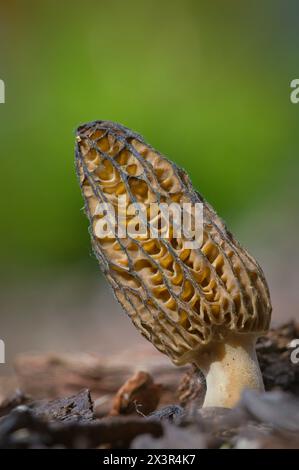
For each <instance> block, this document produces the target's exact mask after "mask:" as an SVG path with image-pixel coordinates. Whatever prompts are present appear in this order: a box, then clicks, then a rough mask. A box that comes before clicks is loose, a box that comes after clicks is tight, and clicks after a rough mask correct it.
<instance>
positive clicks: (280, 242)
mask: <svg viewBox="0 0 299 470" xmlns="http://www.w3.org/2000/svg"><path fill="white" fill-rule="evenodd" d="M298 17H299V3H298V2H297V1H296V0H287V1H285V0H272V1H263V2H260V1H251V2H240V1H237V0H227V1H225V2H223V0H214V1H211V2H209V1H198V0H184V1H183V0H165V1H161V0H159V1H158V0H153V1H141V0H139V1H134V0H133V1H132V0H128V1H121V0H111V1H109V2H108V1H102V0H97V1H95V0H86V1H84V2H82V1H80V2H79V1H69V0H65V1H63V2H62V1H57V0H44V1H30V0H27V1H26V2H24V1H23V2H22V1H14V0H12V1H9V2H8V1H5V2H4V1H1V13H0V60H1V62H0V78H1V79H3V80H4V81H5V84H6V103H5V104H4V105H0V122H1V125H0V142H1V174H2V178H1V185H0V192H1V201H2V216H1V222H2V224H1V226H2V229H1V232H0V244H1V247H2V262H1V273H2V277H3V282H2V288H3V290H4V300H3V306H4V310H3V312H4V315H2V322H3V323H2V326H3V325H5V326H4V327H2V330H3V329H4V330H5V328H7V331H10V330H9V327H11V322H12V319H14V320H13V321H14V322H15V321H18V319H19V317H21V316H22V314H23V315H24V312H26V311H27V310H30V311H31V312H32V311H34V309H36V310H37V311H38V312H39V315H40V317H39V318H40V323H42V321H43V320H42V319H43V316H42V315H43V313H42V312H43V311H44V309H45V307H44V305H45V304H44V299H45V298H47V299H48V304H47V305H48V307H47V308H48V310H49V311H51V312H55V314H57V315H60V316H61V317H63V315H62V313H63V310H64V309H65V310H69V311H70V312H72V311H73V309H72V308H71V307H70V305H71V304H70V303H69V302H68V301H67V300H65V299H68V298H70V299H71V298H72V299H73V300H74V298H75V299H77V297H78V296H79V297H80V299H81V301H82V303H83V304H84V305H85V306H86V305H87V306H88V305H89V303H88V302H89V300H90V297H91V296H92V293H91V291H92V289H95V290H96V289H97V286H98V285H99V283H100V278H99V277H98V268H97V265H96V262H95V260H94V259H92V257H91V256H90V253H91V249H90V243H89V236H88V232H87V221H86V218H85V216H84V214H83V212H82V211H81V210H80V209H81V208H82V206H83V203H82V199H81V195H80V192H79V188H78V184H77V180H76V177H75V171H74V155H73V153H74V152H73V149H74V130H75V128H76V127H77V126H78V125H79V124H80V123H83V122H85V121H90V120H95V119H109V120H113V121H119V122H121V123H122V124H124V125H126V126H128V127H131V128H133V129H134V130H136V131H137V132H138V133H140V134H142V135H143V136H144V137H145V139H146V140H147V141H148V142H150V143H151V144H152V145H153V146H154V147H156V148H157V149H159V150H160V151H162V152H163V153H165V154H166V155H167V156H169V157H170V158H171V159H172V160H174V161H175V162H177V163H178V164H179V165H181V166H183V167H184V168H185V169H186V170H187V172H188V173H189V174H190V176H191V179H192V181H193V183H194V185H195V187H196V188H197V189H198V190H199V191H200V192H201V193H202V194H203V195H204V196H205V197H206V199H207V200H208V201H209V202H210V203H212V205H213V206H214V207H215V209H216V210H217V212H218V213H219V214H220V215H221V216H222V217H223V218H224V219H225V220H226V221H227V223H228V225H229V227H230V228H231V230H232V231H233V232H234V233H235V234H236V236H237V237H238V238H239V239H240V240H241V242H243V243H244V244H245V245H246V247H248V249H249V251H250V252H251V253H252V254H253V255H255V256H256V257H257V258H258V260H259V261H260V262H261V264H262V266H263V268H264V269H265V272H266V275H267V277H268V279H269V283H270V288H271V292H272V298H273V303H275V305H274V307H275V312H276V313H275V315H276V317H275V318H277V319H278V318H279V315H282V317H283V315H285V317H290V316H296V315H297V310H296V309H297V301H298V296H297V280H298V272H299V269H298V268H297V266H298V264H297V262H298V254H297V253H298V250H297V245H296V242H297V238H298V236H297V233H298V196H299V190H298V181H297V179H298V170H299V159H298V147H299V140H298V123H299V104H298V105H297V106H296V105H294V104H291V102H290V91H291V90H290V82H291V80H293V79H294V78H298V76H299V67H298V66H299V62H298V53H299V28H298ZM74 273H77V274H74ZM74 276H75V277H76V279H77V281H76V283H78V285H79V286H81V287H82V286H83V285H86V286H89V287H87V288H86V289H87V291H86V290H84V289H83V288H82V290H81V291H80V295H79V294H78V292H77V293H76V294H75V293H74V291H75V290H76V289H74V287H72V286H74V285H75V284H76V283H75V281H70V282H68V283H67V285H68V286H69V288H68V289H66V288H65V287H64V288H63V289H62V291H63V292H64V294H63V295H62V297H61V298H62V299H63V301H61V300H57V298H56V297H55V296H56V294H57V290H58V287H57V286H56V284H55V283H54V284H53V282H54V281H55V280H56V281H57V279H59V286H61V285H62V284H63V281H62V280H63V279H67V278H68V279H70V278H72V279H73V278H74ZM43 281H44V283H43ZM52 281H53V282H52ZM57 282H58V281H57ZM30 283H31V284H30ZM84 283H85V284H84ZM90 283H91V284H92V286H93V287H92V288H91V287H90V285H91V284H90ZM29 284H30V286H31V287H30V288H31V291H30V292H31V294H28V292H29V290H28V289H29V287H28V286H29ZM41 284H42V285H43V287H41ZM44 285H46V286H50V287H49V289H50V290H49V292H50V294H46V292H47V287H44ZM63 285H64V284H63ZM76 285H77V284H76ZM32 286H33V287H32ZM51 289H52V290H51ZM101 289H102V287H101ZM105 289H106V287H105ZM105 289H104V290H103V292H106V290H105ZM65 292H67V293H65ZM47 295H48V297H47ZM101 295H102V294H101ZM109 295H110V294H109ZM16 297H17V298H18V300H19V304H16V303H14V304H13V303H12V299H14V302H16V299H15V298H16ZM32 298H34V299H35V304H34V305H35V306H33V304H32V303H31V304H30V301H31V300H32ZM41 298H42V300H41ZM30 299H31V300H30ZM51 299H52V300H51ZM53 299H56V300H55V301H54V300H53ZM51 302H52V303H51ZM53 302H54V303H53ZM55 302H56V303H55ZM112 302H113V301H112ZM65 304H67V307H66V306H65ZM94 304H95V305H93V307H92V308H93V309H94V310H95V311H96V310H97V305H96V304H97V302H96V301H95V302H94ZM13 305H14V306H13ZM112 305H113V308H114V306H115V305H116V304H114V303H113V304H112ZM286 305H287V308H286V307H285V306H286ZM88 308H89V307H86V309H87V310H86V311H89V310H88ZM115 308H116V307H115ZM52 314H53V315H54V313H52ZM86 315H87V318H89V320H90V323H91V324H92V322H93V318H94V317H93V316H92V317H88V314H87V313H86ZM55 318H56V317H55ZM67 318H68V319H69V321H71V322H73V317H72V313H69V316H67ZM4 319H6V323H4ZM14 324H15V323H14ZM78 324H79V325H80V321H79V320H78ZM39 326H40V327H41V325H39ZM5 331H6V330H5ZM7 334H8V335H9V333H7ZM0 336H1V334H0ZM87 336H88V335H87ZM86 341H87V340H86ZM29 346H30V341H29V342H28V344H27V345H26V347H29ZM82 347H84V345H83V346H82Z"/></svg>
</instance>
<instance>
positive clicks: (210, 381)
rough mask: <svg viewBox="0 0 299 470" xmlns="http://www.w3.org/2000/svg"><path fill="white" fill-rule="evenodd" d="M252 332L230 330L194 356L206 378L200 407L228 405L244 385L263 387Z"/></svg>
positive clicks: (255, 387) (257, 388) (246, 386)
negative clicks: (205, 389)
mask: <svg viewBox="0 0 299 470" xmlns="http://www.w3.org/2000/svg"><path fill="white" fill-rule="evenodd" d="M256 340H257V336H256V335H242V334H232V335H230V336H228V337H227V339H226V341H225V342H219V343H218V342H214V343H213V344H211V345H210V347H209V348H208V350H207V351H206V352H204V353H199V354H198V356H197V355H196V356H194V362H195V364H196V365H197V366H198V367H199V368H200V369H201V371H202V372H203V374H204V375H205V378H206V385H207V391H206V396H205V399H204V403H203V407H207V406H221V407H226V408H232V407H233V406H234V405H235V404H236V403H237V402H238V400H239V398H240V396H241V393H242V391H243V390H244V389H245V388H250V389H255V390H264V384H263V379H262V374H261V371H260V368H259V364H258V360H257V356H256V351H255V344H256Z"/></svg>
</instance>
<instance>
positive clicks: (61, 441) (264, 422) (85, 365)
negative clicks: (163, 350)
mask: <svg viewBox="0 0 299 470" xmlns="http://www.w3.org/2000/svg"><path fill="white" fill-rule="evenodd" d="M298 338H299V324H296V323H295V322H290V323H288V324H285V325H283V326H281V327H279V328H276V329H273V330H271V331H269V333H268V334H267V336H266V337H263V338H261V339H260V340H259V342H258V345H257V354H258V359H259V362H260V366H261V370H262V374H263V378H264V383H265V388H266V391H265V393H259V392H255V391H249V390H247V391H245V392H244V394H243V396H242V398H241V400H240V402H239V403H238V404H237V406H236V407H235V408H234V409H231V410H230V409H225V408H204V409H202V408H201V404H202V401H203V398H204V394H205V382H204V377H203V376H202V374H201V372H200V371H199V370H196V369H195V368H194V367H189V368H176V367H175V366H173V365H172V364H171V363H170V362H167V361H166V360H165V359H163V358H162V359H161V360H160V359H159V358H160V356H159V355H151V354H148V353H147V352H145V353H144V355H143V356H142V361H141V362H142V369H140V367H139V369H138V370H136V354H135V352H134V351H132V352H131V353H129V354H122V355H118V356H114V357H110V358H107V357H104V356H94V355H82V354H78V355H66V354H65V355H60V354H56V355H55V354H47V355H27V354H24V355H21V356H19V357H17V358H16V360H15V375H14V377H6V378H5V379H2V382H0V448H57V447H61V448H105V449H107V448H108V449H109V448H128V447H131V448H134V449H138V448H145V449H155V448H158V449H161V448H169V449H178V448H180V449H184V448H186V449H196V448H198V449H202V448H236V449H239V448H259V449H260V448H262V449H266V448H299V364H298V362H299V360H297V357H298V359H299V353H298V354H297V355H296V351H295V349H294V347H295V346H294V344H295V343H292V341H293V340H295V339H298ZM297 347H298V346H297Z"/></svg>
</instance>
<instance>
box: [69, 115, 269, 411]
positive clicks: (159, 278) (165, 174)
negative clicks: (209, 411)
mask: <svg viewBox="0 0 299 470" xmlns="http://www.w3.org/2000/svg"><path fill="white" fill-rule="evenodd" d="M76 140H77V142H76V165H77V172H78V176H79V180H80V185H81V189H82V193H83V197H84V200H85V209H86V212H87V215H88V218H89V221H90V232H91V239H92V245H93V249H94V253H95V255H96V257H97V258H98V261H99V263H100V266H101V269H102V270H103V272H104V274H105V275H106V277H107V279H108V281H109V282H110V284H111V285H112V287H113V289H114V293H115V295H116V297H117V299H118V301H119V302H120V304H121V305H122V306H123V308H124V309H125V311H126V312H127V314H128V315H129V316H130V318H131V320H132V322H133V323H134V325H135V326H136V327H137V328H138V330H139V331H140V332H141V333H142V334H143V335H144V336H145V337H146V338H147V339H148V340H149V341H151V342H152V343H153V344H154V346H155V347H156V348H157V349H158V350H159V351H161V352H163V353H165V354H167V355H168V356H169V357H170V358H171V359H172V361H173V362H174V363H175V364H177V365H182V364H186V363H193V364H195V365H196V366H197V367H198V368H200V369H201V370H202V372H203V373H204V375H205V377H206V384H207V392H206V396H205V400H204V405H203V406H225V407H231V406H233V405H234V404H235V403H236V401H238V399H239V397H240V393H241V391H242V390H243V389H244V388H253V389H263V381H262V377H261V373H260V369H259V365H258V362H257V358H256V353H255V343H256V339H257V337H258V336H260V335H262V334H263V333H264V332H265V331H267V329H268V327H269V322H270V317H271V303H270V296H269V291H268V287H267V283H266V280H265V277H264V274H263V272H262V270H261V268H260V267H259V265H258V263H257V262H256V261H255V260H254V259H253V258H252V257H251V256H250V255H249V254H248V253H247V251H246V250H245V249H243V248H242V247H241V246H240V245H239V244H238V242H237V241H236V240H235V239H234V237H233V236H232V234H231V233H230V232H229V231H228V230H227V228H226V226H225V224H224V223H223V221H222V220H221V219H220V218H219V217H218V216H217V214H216V213H215V212H214V210H213V209H212V207H211V206H210V205H209V204H208V203H207V202H206V201H205V200H204V199H203V197H202V196H201V195H200V194H199V193H197V192H196V191H195V190H194V189H193V187H192V184H191V181H190V179H189V177H188V176H187V174H186V173H185V172H184V171H183V170H181V169H180V168H178V167H177V166H176V165H175V164H173V163H172V162H171V161H169V160H168V159H166V158H165V157H164V156H162V155H161V154H160V153H159V152H157V151H156V150H154V149H153V148H152V147H151V146H150V145H148V144H146V143H145V141H144V140H143V138H142V137H141V136H139V135H138V134H136V133H135V132H132V131H131V130H129V129H127V128H125V127H123V126H121V125H119V124H115V123H113V122H107V121H96V122H92V123H88V124H85V125H82V126H80V127H79V128H78V130H77V139H76ZM120 196H122V197H125V199H124V201H125V207H123V209H122V210H120V209H119V205H118V202H119V201H118V200H119V197H120ZM154 202H158V203H161V202H163V203H166V204H171V203H173V202H175V203H178V204H179V205H180V206H183V205H184V203H188V202H189V203H192V204H194V203H196V202H198V203H202V204H203V237H202V244H201V245H200V247H197V248H188V247H186V244H185V243H184V242H185V240H184V236H183V235H182V237H181V238H176V237H175V236H174V230H172V228H173V227H170V230H169V233H168V237H167V238H166V237H161V236H159V237H158V238H153V237H151V232H150V231H149V230H147V228H148V225H147V226H146V233H145V234H143V235H140V236H134V237H133V236H131V235H130V234H128V233H127V232H125V235H124V234H122V236H120V235H119V233H118V232H117V231H116V232H114V233H113V235H112V236H110V235H111V233H110V232H109V233H110V235H109V234H108V235H107V234H106V235H105V236H103V233H102V232H101V230H100V229H101V228H103V222H104V218H105V211H103V210H99V203H101V204H108V205H110V206H107V207H113V208H114V209H115V214H116V220H117V221H118V223H119V224H120V222H119V221H120V220H123V217H120V218H118V216H120V215H121V216H123V213H122V211H123V210H125V209H127V208H128V206H129V205H132V204H136V203H138V204H143V206H144V207H145V214H146V215H148V214H150V211H149V210H148V209H149V207H150V205H151V203H154ZM129 214H130V215H127V218H126V219H125V222H124V227H123V228H126V227H127V226H128V225H129V224H130V223H131V222H132V218H133V216H134V214H132V212H130V213H129ZM159 217H160V218H161V214H159V215H158V218H159ZM112 219H113V217H112ZM112 219H111V218H110V219H108V222H107V220H106V219H105V224H106V225H107V224H109V220H110V221H111V220H112ZM113 220H115V219H113ZM160 221H161V220H160ZM109 230H110V229H109Z"/></svg>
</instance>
